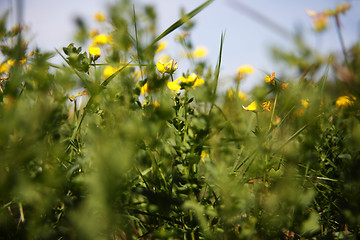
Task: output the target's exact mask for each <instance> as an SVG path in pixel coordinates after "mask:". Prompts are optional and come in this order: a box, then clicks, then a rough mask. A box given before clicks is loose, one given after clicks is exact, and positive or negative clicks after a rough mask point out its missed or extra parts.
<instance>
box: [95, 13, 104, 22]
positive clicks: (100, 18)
mask: <svg viewBox="0 0 360 240" xmlns="http://www.w3.org/2000/svg"><path fill="white" fill-rule="evenodd" d="M94 19H95V20H96V21H98V22H105V17H104V14H103V13H102V12H98V13H96V14H95V15H94Z"/></svg>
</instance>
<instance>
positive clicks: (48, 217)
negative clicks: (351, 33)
mask: <svg viewBox="0 0 360 240" xmlns="http://www.w3.org/2000/svg"><path fill="white" fill-rule="evenodd" d="M212 2H213V1H206V2H204V3H203V4H201V5H200V6H199V7H198V8H195V9H194V10H193V11H191V12H189V13H187V14H183V16H182V17H181V18H180V19H179V20H178V21H176V22H175V23H173V24H171V23H169V26H170V27H169V28H168V29H166V30H165V31H164V32H163V33H161V34H159V35H158V34H157V31H156V25H155V23H156V13H155V11H154V9H153V8H152V7H149V6H145V7H138V6H134V5H132V4H131V3H130V1H120V2H119V3H118V4H115V5H114V6H112V7H111V8H110V9H109V12H108V15H107V16H106V23H104V24H107V27H106V28H104V29H106V31H105V32H101V33H104V34H107V37H108V39H107V40H108V42H106V43H105V44H104V45H101V46H100V45H99V47H100V48H101V56H94V55H91V54H89V53H88V51H87V50H85V51H84V50H83V49H82V48H80V47H79V44H69V45H68V46H67V47H64V48H63V49H62V50H60V49H58V50H56V53H55V54H58V55H60V56H61V57H62V59H63V64H62V65H61V66H60V65H59V66H56V65H54V64H52V63H50V62H49V60H50V59H51V57H53V56H54V54H53V53H46V52H42V51H41V50H34V51H32V50H31V49H29V48H28V46H27V42H26V40H25V39H24V38H23V33H22V31H17V30H16V29H11V30H9V29H7V28H6V26H7V25H6V19H7V18H6V16H4V17H3V18H2V20H1V21H0V42H1V44H0V49H1V54H2V55H1V68H0V69H1V71H0V74H1V76H0V77H1V93H0V100H1V102H0V121H1V124H0V153H1V154H0V238H1V239H357V238H359V233H360V230H359V227H360V225H359V222H360V208H359V204H358V203H359V202H360V199H359V198H360V192H359V191H360V179H359V174H358V171H357V170H358V169H359V167H360V166H359V163H360V161H359V158H360V151H359V147H358V146H360V138H359V136H360V123H359V120H360V112H359V110H360V107H359V99H360V92H359V89H360V75H359V72H358V69H359V68H360V62H359V61H358V56H359V55H360V47H359V43H356V44H354V45H353V46H352V47H351V48H349V49H347V54H346V55H345V57H346V58H344V56H337V55H334V54H332V53H328V54H327V55H326V54H325V55H323V56H318V55H317V54H316V53H315V51H313V50H312V49H311V48H310V47H308V46H306V44H305V43H304V42H303V41H302V40H301V39H300V38H294V39H296V44H297V47H296V48H294V49H293V50H292V51H291V52H283V51H282V50H280V49H273V53H274V58H275V59H277V60H278V61H279V62H282V63H286V64H288V65H289V68H292V69H295V70H297V72H298V73H299V75H298V76H301V77H298V76H291V75H287V74H288V73H287V72H286V71H287V70H288V69H289V68H286V69H284V71H283V73H282V74H281V75H280V74H279V75H280V76H282V78H278V76H277V75H278V74H276V75H275V78H274V79H273V82H269V84H268V83H266V82H265V81H264V82H263V83H262V84H260V85H259V86H256V87H255V88H254V89H253V90H252V91H251V92H249V93H247V94H246V98H247V99H245V98H244V96H243V95H240V96H239V97H238V95H239V85H241V80H242V79H244V78H246V77H247V75H248V74H249V73H246V72H242V73H234V76H233V81H234V82H233V85H234V88H232V89H228V90H226V91H225V92H224V94H221V93H220V91H218V90H217V86H218V82H219V81H221V78H220V69H221V63H222V60H223V57H222V48H223V46H224V45H226V39H225V34H222V35H221V36H220V41H219V56H218V61H217V64H216V66H215V67H212V66H211V65H210V64H209V63H207V62H206V61H204V60H203V59H198V58H197V56H196V54H194V53H193V50H194V48H193V45H192V43H191V41H190V38H189V37H188V36H187V35H186V34H183V33H179V31H175V30H179V29H181V30H183V31H187V32H189V31H191V26H192V23H191V21H190V20H193V18H194V17H195V16H196V15H197V14H198V13H200V12H201V14H206V7H207V6H208V5H209V4H211V3H212ZM336 14H337V15H336ZM336 14H335V15H334V16H330V17H334V18H336V19H337V20H338V21H339V18H338V15H339V14H341V13H336ZM144 19H146V20H147V21H144ZM109 26H111V27H109ZM335 27H336V26H335ZM338 30H339V32H340V30H341V29H338ZM103 31H104V30H103ZM170 34H171V35H175V36H176V38H177V41H178V43H179V46H178V47H179V50H184V51H186V52H187V53H188V54H187V56H186V58H188V60H189V61H190V62H191V63H193V64H192V65H191V67H190V69H184V67H183V66H181V65H178V66H177V65H176V64H175V62H168V61H165V60H164V61H163V62H162V63H161V64H163V68H159V66H158V67H157V64H158V63H157V62H156V61H155V59H158V58H159V55H160V54H159V53H158V52H157V48H158V46H159V41H160V40H162V39H163V38H164V37H165V36H167V35H170ZM339 35H341V32H340V34H339ZM110 36H111V37H110ZM77 39H79V40H83V41H84V45H86V40H87V43H90V44H91V43H92V41H93V39H92V37H91V34H90V30H89V29H80V30H79V33H78V34H77ZM163 51H166V50H163ZM24 59H26V62H25V61H24ZM324 59H328V60H324ZM170 60H171V58H170V59H169V61H170ZM175 61H176V59H175ZM110 66H111V67H113V68H110ZM323 69H326V71H325V72H324V70H323ZM330 70H331V71H333V72H334V73H335V74H328V73H329V71H330ZM277 71H278V70H277ZM174 72H176V73H177V74H178V75H180V76H181V75H182V76H183V78H181V79H175V78H174V77H175V76H174ZM289 72H290V71H289ZM291 72H294V71H291ZM191 73H194V74H191ZM319 73H320V75H321V76H322V77H321V78H320V79H318V78H317V76H319ZM285 76H286V77H285ZM264 77H265V74H264ZM235 86H236V88H235ZM74 92H75V94H74ZM76 93H79V94H76ZM72 95H75V96H72ZM341 96H343V97H341ZM253 102H255V103H256V109H255V108H254V106H255V103H253ZM264 103H266V104H264ZM246 109H247V110H246Z"/></svg>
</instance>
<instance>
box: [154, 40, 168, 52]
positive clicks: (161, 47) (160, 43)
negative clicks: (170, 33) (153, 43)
mask: <svg viewBox="0 0 360 240" xmlns="http://www.w3.org/2000/svg"><path fill="white" fill-rule="evenodd" d="M167 45H168V44H167V42H166V41H159V45H158V48H157V49H156V51H155V54H156V53H158V52H160V51H162V50H164V49H165V48H166V47H167Z"/></svg>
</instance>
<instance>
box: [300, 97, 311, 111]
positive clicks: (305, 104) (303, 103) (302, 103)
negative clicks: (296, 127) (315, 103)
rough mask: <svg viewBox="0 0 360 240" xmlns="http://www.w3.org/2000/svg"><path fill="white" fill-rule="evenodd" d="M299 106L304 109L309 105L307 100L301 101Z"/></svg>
mask: <svg viewBox="0 0 360 240" xmlns="http://www.w3.org/2000/svg"><path fill="white" fill-rule="evenodd" d="M301 105H302V106H303V108H304V109H306V108H307V107H308V105H309V100H305V99H301Z"/></svg>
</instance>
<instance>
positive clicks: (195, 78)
mask: <svg viewBox="0 0 360 240" xmlns="http://www.w3.org/2000/svg"><path fill="white" fill-rule="evenodd" d="M176 81H181V82H183V83H189V84H192V86H193V87H197V86H201V85H203V84H205V81H204V79H202V78H201V77H200V76H199V75H197V74H196V73H192V74H191V75H190V76H188V77H187V78H184V77H180V78H178V79H177V80H176Z"/></svg>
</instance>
